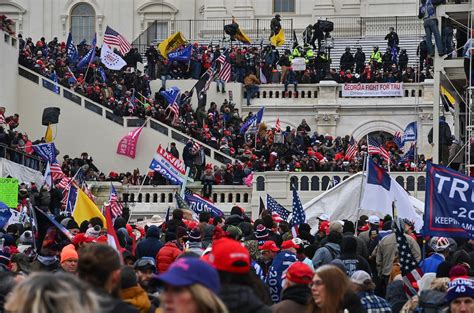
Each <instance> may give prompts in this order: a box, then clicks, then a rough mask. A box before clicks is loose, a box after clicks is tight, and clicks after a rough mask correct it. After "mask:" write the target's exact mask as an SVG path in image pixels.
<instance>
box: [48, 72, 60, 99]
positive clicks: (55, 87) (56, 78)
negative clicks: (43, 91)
mask: <svg viewBox="0 0 474 313" xmlns="http://www.w3.org/2000/svg"><path fill="white" fill-rule="evenodd" d="M50 79H51V80H52V81H53V82H54V83H55V85H54V86H53V91H54V92H55V93H57V94H59V86H58V74H56V71H54V72H53V74H51V77H50Z"/></svg>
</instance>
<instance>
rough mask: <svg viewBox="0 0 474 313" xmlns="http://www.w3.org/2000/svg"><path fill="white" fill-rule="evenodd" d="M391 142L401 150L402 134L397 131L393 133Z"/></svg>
mask: <svg viewBox="0 0 474 313" xmlns="http://www.w3.org/2000/svg"><path fill="white" fill-rule="evenodd" d="M393 142H394V143H395V144H396V145H397V147H398V149H400V150H402V151H403V143H402V134H401V133H400V132H399V131H397V132H396V133H395V135H393Z"/></svg>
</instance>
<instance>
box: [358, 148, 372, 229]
mask: <svg viewBox="0 0 474 313" xmlns="http://www.w3.org/2000/svg"><path fill="white" fill-rule="evenodd" d="M368 144H369V141H367V145H368ZM368 155H369V151H368V148H367V154H366V155H364V164H362V179H361V181H360V191H359V207H358V208H357V218H356V223H355V231H356V234H357V228H358V224H359V216H360V210H361V207H360V206H361V205H362V189H363V188H364V183H365V181H366V177H367V175H365V172H366V171H367V162H368V161H369V157H368ZM364 191H365V190H364Z"/></svg>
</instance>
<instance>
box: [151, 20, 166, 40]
mask: <svg viewBox="0 0 474 313" xmlns="http://www.w3.org/2000/svg"><path fill="white" fill-rule="evenodd" d="M147 32H148V38H149V40H150V42H148V44H151V43H152V42H153V41H155V39H158V40H159V41H162V40H164V39H166V38H168V23H167V22H153V23H149V24H148V29H147Z"/></svg>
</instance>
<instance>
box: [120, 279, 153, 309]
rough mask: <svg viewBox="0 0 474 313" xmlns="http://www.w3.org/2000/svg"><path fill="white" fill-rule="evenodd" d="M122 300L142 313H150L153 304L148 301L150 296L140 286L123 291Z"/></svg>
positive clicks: (121, 293) (121, 292)
mask: <svg viewBox="0 0 474 313" xmlns="http://www.w3.org/2000/svg"><path fill="white" fill-rule="evenodd" d="M120 298H121V299H122V300H123V301H124V302H126V303H129V304H131V305H132V306H134V307H135V308H136V309H138V310H139V311H140V313H148V312H149V311H150V307H151V303H150V300H149V299H148V294H147V293H146V291H145V290H143V288H142V287H140V286H138V285H137V286H134V287H130V288H127V289H123V290H121V291H120Z"/></svg>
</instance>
